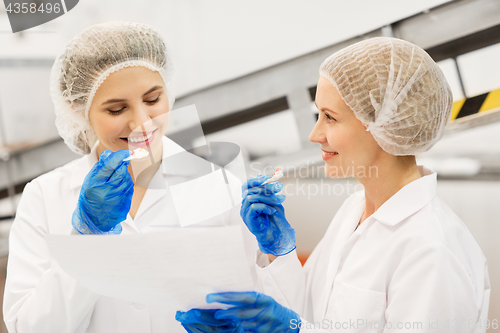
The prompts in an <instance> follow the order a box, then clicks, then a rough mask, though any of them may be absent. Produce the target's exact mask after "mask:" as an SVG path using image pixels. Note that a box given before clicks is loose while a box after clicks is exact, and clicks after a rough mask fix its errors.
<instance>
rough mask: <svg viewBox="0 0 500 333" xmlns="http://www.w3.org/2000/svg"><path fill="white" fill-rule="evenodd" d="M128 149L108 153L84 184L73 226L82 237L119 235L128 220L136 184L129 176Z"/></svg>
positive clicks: (102, 157) (102, 154) (101, 157)
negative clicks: (88, 235) (123, 222)
mask: <svg viewBox="0 0 500 333" xmlns="http://www.w3.org/2000/svg"><path fill="white" fill-rule="evenodd" d="M129 155H130V151H129V150H128V149H122V150H119V151H117V152H116V153H112V152H111V150H105V151H103V152H102V153H101V155H100V157H99V161H98V162H97V163H96V164H95V165H94V167H93V168H92V170H90V172H89V173H88V175H87V177H85V180H84V181H83V185H82V189H81V190H80V196H79V197H78V204H77V206H76V209H75V211H74V212H73V218H72V224H73V227H74V228H75V230H76V231H78V232H79V233H81V234H119V233H121V231H122V226H121V225H120V222H122V221H124V220H126V219H127V214H128V212H129V210H130V206H131V204H132V195H133V194H134V182H133V181H132V177H131V176H130V173H129V172H128V169H127V166H128V165H129V164H130V162H129V161H125V162H124V161H123V159H124V158H127V157H128V156H129Z"/></svg>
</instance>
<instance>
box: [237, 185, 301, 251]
mask: <svg viewBox="0 0 500 333" xmlns="http://www.w3.org/2000/svg"><path fill="white" fill-rule="evenodd" d="M267 179H269V176H258V177H255V178H251V179H249V180H248V181H246V182H245V183H244V184H243V186H242V190H243V202H242V205H241V210H240V215H241V218H242V219H243V221H244V222H245V224H246V225H247V227H248V230H250V232H251V233H252V234H254V235H255V237H257V241H258V243H259V248H260V250H261V251H262V252H263V253H268V254H272V255H275V256H283V255H285V254H288V253H290V252H292V251H293V250H294V249H295V230H293V228H292V227H291V226H290V224H289V223H288V221H287V220H286V218H285V209H284V208H283V206H282V205H281V203H282V202H283V201H285V196H284V195H281V194H276V193H278V192H279V191H281V190H282V189H283V184H282V183H280V182H275V183H271V184H264V185H262V183H263V182H265V181H266V180H267Z"/></svg>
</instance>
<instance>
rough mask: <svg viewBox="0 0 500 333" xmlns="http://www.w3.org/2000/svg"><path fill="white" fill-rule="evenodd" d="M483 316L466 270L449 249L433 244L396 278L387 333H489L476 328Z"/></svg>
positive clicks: (404, 264) (412, 258)
mask: <svg viewBox="0 0 500 333" xmlns="http://www.w3.org/2000/svg"><path fill="white" fill-rule="evenodd" d="M484 310H485V309H483V311H484ZM487 311H488V309H486V312H487ZM479 312H480V311H479V306H478V304H477V301H476V291H475V288H474V284H473V283H472V280H471V277H470V276H469V274H468V273H467V271H466V270H465V268H464V266H463V265H462V264H461V263H460V261H459V260H458V259H457V257H456V256H455V255H454V254H453V253H452V252H451V251H450V250H449V249H448V248H447V247H446V246H445V245H443V244H429V245H427V246H424V247H422V248H421V249H419V250H416V251H415V252H413V253H412V254H410V255H409V256H408V257H407V258H406V259H405V260H404V261H403V262H402V263H401V264H400V265H399V267H398V268H397V269H396V271H395V273H394V275H393V276H392V278H391V282H390V284H389V287H388V290H387V308H386V311H385V320H386V328H385V330H384V332H396V331H397V332H401V328H402V327H399V328H398V325H399V326H401V325H407V326H406V327H404V328H406V330H405V331H410V332H411V331H412V329H414V331H418V332H475V333H478V332H485V331H486V330H485V329H481V328H479V329H477V328H476V322H477V321H478V319H479V318H480V317H481V313H479ZM408 325H410V326H411V328H412V329H408V328H409V326H408ZM418 325H420V326H418ZM417 328H418V329H417Z"/></svg>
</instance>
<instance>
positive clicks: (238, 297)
mask: <svg viewBox="0 0 500 333" xmlns="http://www.w3.org/2000/svg"><path fill="white" fill-rule="evenodd" d="M207 302H208V303H213V302H219V303H224V304H230V305H234V307H232V308H229V309H227V310H217V311H216V312H215V313H214V318H215V319H218V320H234V321H240V322H241V328H242V329H243V331H245V332H247V331H249V332H256V333H261V332H262V333H272V332H279V333H298V332H299V327H300V322H301V320H300V316H299V315H298V314H297V313H295V312H293V311H292V310H290V309H288V308H285V307H284V306H282V305H280V304H279V303H277V302H276V301H275V300H274V299H272V298H271V297H269V296H267V295H264V294H261V293H257V292H232V293H216V294H209V295H207ZM292 320H293V321H292Z"/></svg>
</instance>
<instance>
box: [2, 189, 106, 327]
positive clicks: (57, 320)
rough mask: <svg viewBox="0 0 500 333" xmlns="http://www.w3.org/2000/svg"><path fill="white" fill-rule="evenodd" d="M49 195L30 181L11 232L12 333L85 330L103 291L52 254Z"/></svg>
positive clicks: (8, 289)
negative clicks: (96, 290)
mask: <svg viewBox="0 0 500 333" xmlns="http://www.w3.org/2000/svg"><path fill="white" fill-rule="evenodd" d="M43 200H44V198H43V197H42V191H41V189H40V187H39V185H38V183H37V182H36V181H33V182H31V183H28V184H27V185H26V187H25V189H24V191H23V194H22V198H21V200H20V202H19V206H18V209H17V212H16V218H15V220H14V223H13V225H12V229H11V231H10V236H9V259H8V266H7V280H6V285H5V294H4V303H3V313H4V321H5V324H6V325H7V328H8V330H9V332H10V333H15V332H17V333H28V332H30V333H31V332H36V333H44V332H51V333H52V332H68V333H71V332H85V330H86V328H87V327H88V324H89V321H90V317H91V315H92V311H93V308H94V305H95V303H96V301H97V299H98V297H99V296H98V295H97V294H95V293H94V292H91V291H90V290H89V289H87V288H86V287H84V286H82V285H80V284H79V283H78V282H77V281H76V280H75V279H73V278H72V277H71V276H69V275H68V274H66V273H65V272H64V271H63V270H62V269H61V268H60V267H59V266H58V265H57V263H56V262H55V261H54V260H53V259H52V258H51V256H50V253H49V250H48V248H47V245H46V243H45V239H44V235H45V234H47V233H48V232H49V231H48V224H47V221H46V216H47V215H46V212H45V207H44V203H43ZM68 223H71V221H68ZM75 237H76V236H75Z"/></svg>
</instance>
